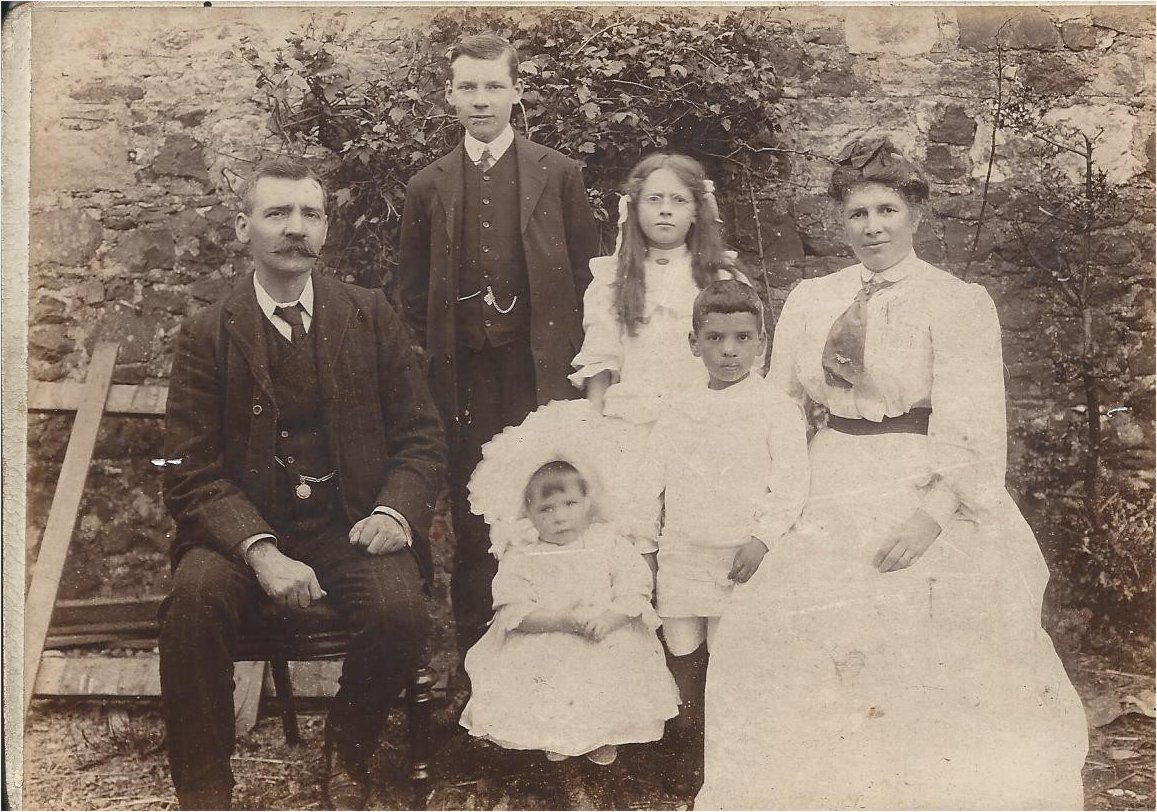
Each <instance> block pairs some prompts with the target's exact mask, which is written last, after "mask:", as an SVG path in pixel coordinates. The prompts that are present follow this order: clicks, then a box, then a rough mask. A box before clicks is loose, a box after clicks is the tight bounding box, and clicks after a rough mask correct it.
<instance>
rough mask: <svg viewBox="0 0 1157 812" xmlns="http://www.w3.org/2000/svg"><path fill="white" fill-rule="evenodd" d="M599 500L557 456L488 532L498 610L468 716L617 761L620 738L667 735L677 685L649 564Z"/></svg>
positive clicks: (559, 754)
mask: <svg viewBox="0 0 1157 812" xmlns="http://www.w3.org/2000/svg"><path fill="white" fill-rule="evenodd" d="M502 438H503V436H502V435H500V436H499V438H498V439H496V441H494V442H497V443H498V444H500V445H501V443H502V442H503V439H502ZM512 467H513V468H514V469H515V470H517V468H518V466H517V464H515V465H514V466H512ZM490 470H493V468H491V469H490ZM480 471H482V472H483V473H484V474H485V469H483V468H482V467H481V466H480ZM477 479H478V475H477V474H476V477H475V480H477ZM483 479H485V476H484V477H483ZM471 487H472V491H474V490H475V489H476V488H478V487H479V483H478V482H477V481H475V482H472V483H471ZM481 488H482V489H483V490H485V488H486V483H485V482H483V483H482V485H481ZM473 496H474V493H472V497H473ZM594 497H595V494H594V493H593V492H592V486H591V476H589V475H586V474H584V473H582V472H580V470H579V467H578V466H577V465H575V464H574V463H572V462H570V461H567V460H565V459H553V460H550V461H548V462H547V463H546V464H543V465H541V466H539V467H538V468H537V469H536V470H534V472H533V473H532V474H531V476H530V478H529V481H528V482H526V485H525V490H524V495H523V500H522V502H523V506H522V517H521V518H519V519H515V520H513V521H508V522H505V523H503V522H498V523H497V524H498V525H499V527H498V528H497V530H498V532H497V533H496V534H495V533H494V531H492V538H495V537H496V536H497V539H498V540H497V541H496V546H495V550H494V551H495V552H496V553H497V554H499V565H498V574H497V576H496V577H495V579H494V609H495V615H494V620H493V622H492V623H491V626H490V629H489V630H488V631H487V632H486V634H485V635H484V636H483V637H482V639H481V640H479V641H478V643H477V644H475V646H474V647H473V648H471V649H470V651H469V653H468V654H467V655H466V671H467V673H468V674H469V675H470V681H471V685H472V686H473V693H472V695H471V698H470V702H469V703H468V704H467V706H466V708H465V710H464V711H463V713H462V718H461V724H462V726H463V727H465V728H466V729H467V730H469V731H470V733H471V734H472V735H474V736H478V737H481V738H485V739H489V740H490V741H493V742H495V743H496V744H499V745H501V746H502V747H506V748H510V749H517V750H543V751H545V752H546V755H547V758H549V759H551V760H556V761H557V760H562V759H564V758H566V757H568V756H579V755H584V754H585V755H586V756H587V758H588V759H590V760H591V761H593V762H595V763H596V764H610V763H611V762H613V761H614V760H615V756H616V748H617V746H618V745H620V744H625V743H629V742H648V741H655V740H657V739H659V738H661V737H662V735H663V725H664V722H665V721H666V720H667V719H669V718H671V717H673V716H675V715H676V713H677V694H676V689H675V684H674V681H673V680H672V678H671V675H670V673H669V672H668V671H667V668H666V665H665V664H664V660H663V651H662V647H661V646H660V644H659V640H658V637H657V636H656V634H655V629H656V628H657V627H658V625H659V618H658V616H657V615H656V613H655V610H654V608H653V607H652V606H651V573H650V571H649V570H648V568H647V565H646V563H645V562H644V560H643V558H642V557H641V556H640V555H639V554H638V552H637V551H636V550H635V548H634V546H633V545H632V544H631V543H630V542H629V541H627V540H626V539H625V538H624V537H623V536H621V535H620V534H618V533H617V532H616V531H615V529H614V527H613V526H612V525H611V524H609V523H606V522H602V521H598V518H599V514H598V511H597V509H596V506H595V504H594ZM485 501H486V499H485V497H482V498H480V499H479V500H477V502H480V503H485ZM475 509H476V510H477V505H475ZM478 512H482V511H478Z"/></svg>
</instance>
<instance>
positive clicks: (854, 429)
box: [828, 406, 932, 435]
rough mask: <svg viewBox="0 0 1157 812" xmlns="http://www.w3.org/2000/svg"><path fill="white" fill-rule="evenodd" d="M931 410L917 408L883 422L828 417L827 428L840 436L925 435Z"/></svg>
mask: <svg viewBox="0 0 1157 812" xmlns="http://www.w3.org/2000/svg"><path fill="white" fill-rule="evenodd" d="M931 416H932V410H931V409H930V408H928V407H925V406H917V407H916V408H914V409H912V410H911V411H908V412H905V413H904V414H901V415H897V416H896V417H885V418H884V419H883V420H880V421H879V422H876V421H875V420H867V419H865V418H862V417H859V418H852V417H839V416H838V415H834V414H829V415H828V428H830V429H835V430H836V431H838V432H840V433H841V434H856V435H863V434H927V433H928V418H930V417H931Z"/></svg>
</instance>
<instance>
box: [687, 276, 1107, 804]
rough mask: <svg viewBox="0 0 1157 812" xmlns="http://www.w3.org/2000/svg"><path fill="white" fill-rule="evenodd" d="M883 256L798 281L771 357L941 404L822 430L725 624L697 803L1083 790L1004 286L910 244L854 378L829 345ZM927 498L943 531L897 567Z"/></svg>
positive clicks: (779, 366)
mask: <svg viewBox="0 0 1157 812" xmlns="http://www.w3.org/2000/svg"><path fill="white" fill-rule="evenodd" d="M869 273H870V272H868V271H867V270H866V269H864V268H863V266H860V265H857V266H853V267H851V268H847V269H845V270H843V271H840V272H838V273H835V274H832V275H830V276H827V277H823V278H819V279H812V280H805V281H804V282H802V283H800V285H799V286H798V287H797V288H796V289H795V290H794V291H793V292H792V293H791V295H790V296H789V297H788V300H787V303H786V304H785V306H784V310H783V314H782V316H781V317H780V321H779V325H778V327H777V329H776V335H775V345H774V351H773V354H772V362H771V370H770V372H769V375H768V379H769V381H770V382H772V383H773V384H777V385H779V386H781V387H783V388H784V389H785V390H786V391H787V392H788V393H789V394H791V395H792V396H793V397H795V398H796V399H797V400H798V401H800V402H802V401H804V400H805V399H806V398H810V399H812V400H814V401H817V402H819V403H822V404H824V405H826V406H827V407H828V409H829V410H830V412H831V413H832V414H834V415H838V416H841V417H847V418H866V419H868V420H873V421H879V420H880V419H881V418H883V417H886V416H887V417H894V416H898V415H901V414H904V413H905V412H908V411H909V410H910V409H912V408H914V407H931V409H932V415H931V420H930V425H929V430H928V435H927V436H924V435H919V434H910V433H893V434H874V435H859V436H853V435H849V434H843V433H840V432H838V431H835V430H833V429H830V428H829V429H823V430H821V431H820V432H819V433H818V434H817V435H816V436H815V437H814V438H813V440H812V442H811V444H810V449H809V450H810V457H811V471H812V475H811V493H810V495H809V499H808V503H807V505H806V507H805V508H804V512H803V515H802V517H801V519H800V521H799V522H798V523H797V525H796V527H795V528H794V530H793V531H791V532H790V533H789V534H788V535H787V536H785V537H784V538H782V539H781V540H780V542H779V543H778V544H776V545H774V546H773V547H772V549H771V551H770V553H769V554H768V556H767V557H766V558H765V560H764V561H763V564H762V566H760V568H759V570H758V571H757V572H756V574H755V576H754V577H753V578H752V579H751V581H750V582H749V583H748V584H747V585H746V586H743V587H740V588H737V589H736V591H735V594H734V595H733V598H732V602H731V604H730V606H729V607H728V611H727V613H726V614H725V615H724V617H723V620H722V621H721V623H720V626H719V629H718V633H717V637H716V639H715V645H714V647H713V649H712V652H711V665H710V671H709V675H708V684H707V705H706V719H707V725H706V755H705V783H704V786H703V788H702V790H701V792H700V794H699V796H698V798H697V799H696V808H697V809H782V808H852V809H854V808H874V809H889V808H901V809H929V808H933V809H934V808H941V809H970V808H980V809H1024V808H1027V809H1077V808H1080V807H1081V806H1082V804H1083V795H1082V784H1081V767H1082V764H1083V762H1084V758H1085V753H1086V750H1087V746H1088V741H1087V729H1086V722H1085V717H1084V713H1083V712H1082V707H1081V703H1080V700H1079V698H1078V697H1077V695H1076V693H1075V691H1074V690H1073V687H1072V685H1071V684H1070V682H1069V680H1068V677H1067V676H1066V674H1065V671H1064V668H1063V667H1062V665H1061V662H1060V660H1059V658H1058V657H1057V655H1056V653H1055V651H1054V649H1053V645H1052V641H1051V640H1050V639H1049V637H1048V635H1047V634H1046V633H1045V632H1044V630H1043V629H1042V628H1041V625H1040V617H1041V600H1042V595H1043V591H1044V588H1045V585H1046V583H1047V581H1048V570H1047V568H1046V566H1045V563H1044V560H1043V558H1042V556H1041V553H1040V550H1039V548H1038V546H1037V544H1036V540H1035V539H1034V537H1033V534H1032V531H1031V530H1030V529H1029V527H1028V525H1027V524H1026V523H1025V521H1024V519H1023V517H1022V516H1021V514H1020V512H1019V510H1018V509H1017V507H1016V505H1015V504H1014V503H1013V501H1012V499H1011V498H1010V497H1009V495H1008V493H1007V491H1006V490H1005V487H1004V473H1005V443H1006V429H1005V413H1004V408H1005V404H1004V380H1003V366H1002V361H1001V344H1000V326H999V323H998V321H997V317H996V311H995V308H994V307H993V303H992V300H991V298H990V297H989V295H988V293H987V292H986V291H985V290H984V289H983V288H982V287H980V286H978V285H972V284H966V283H964V282H961V281H960V280H958V279H956V278H955V277H953V276H951V275H950V274H948V273H945V272H944V271H941V270H939V269H937V268H935V267H933V266H931V265H929V264H927V263H925V262H923V261H921V260H919V259H917V258H916V257H915V256H914V255H910V256H909V257H908V258H907V259H905V260H904V261H902V262H901V263H899V264H898V265H897V266H895V267H893V268H891V269H889V270H887V271H885V272H884V274H885V279H887V280H889V281H894V282H896V284H894V285H892V286H891V287H888V288H886V289H884V290H883V291H881V292H878V293H877V294H875V295H874V296H873V297H872V298H871V299H870V300H869V301H868V302H867V317H866V320H867V333H866V342H865V356H864V367H865V370H866V383H865V385H864V386H862V387H857V388H855V389H851V390H848V389H839V388H835V387H833V386H829V385H828V384H827V383H826V382H825V378H824V372H823V368H822V365H821V359H822V355H823V350H824V345H825V342H826V340H827V336H828V333H829V330H830V329H831V327H832V324H833V323H834V322H835V320H836V319H837V318H838V317H839V316H840V315H841V314H842V313H843V312H844V311H845V310H846V309H847V308H848V306H849V305H850V304H851V303H852V301H853V298H854V297H855V295H856V293H857V291H858V290H859V289H860V286H861V282H862V280H863V279H866V278H867V275H868V274H869ZM917 508H922V509H924V510H925V511H926V512H927V513H928V514H930V515H931V516H933V517H934V518H936V519H937V521H938V522H939V523H940V524H941V527H942V528H943V532H942V533H941V534H940V536H939V537H938V538H937V539H936V541H935V542H933V544H932V546H931V547H930V548H929V549H928V550H927V552H926V553H925V554H924V555H923V556H922V557H921V558H920V559H919V560H918V561H917V562H916V563H915V564H914V565H913V566H911V567H909V568H907V569H903V570H900V571H896V572H890V573H880V572H878V571H877V570H876V569H875V568H874V567H873V566H872V556H873V554H874V553H875V552H876V550H877V549H878V548H879V546H880V545H881V543H882V542H883V541H884V539H885V538H886V537H887V536H888V535H889V534H890V533H891V532H892V531H894V530H895V529H896V528H897V526H898V525H899V524H900V523H901V522H903V521H904V520H905V519H906V518H907V517H909V516H910V515H911V514H912V513H913V511H915V510H916V509H917Z"/></svg>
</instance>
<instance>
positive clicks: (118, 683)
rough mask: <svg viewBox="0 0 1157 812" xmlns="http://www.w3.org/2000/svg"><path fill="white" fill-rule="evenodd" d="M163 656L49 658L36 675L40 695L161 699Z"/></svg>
mask: <svg viewBox="0 0 1157 812" xmlns="http://www.w3.org/2000/svg"><path fill="white" fill-rule="evenodd" d="M160 662H161V660H160V657H158V656H157V655H144V656H139V657H107V656H106V657H59V656H52V655H47V656H45V657H44V658H43V659H42V660H41V662H40V669H39V672H38V673H37V675H36V685H35V693H36V695H37V696H91V697H132V696H160V695H161V669H160Z"/></svg>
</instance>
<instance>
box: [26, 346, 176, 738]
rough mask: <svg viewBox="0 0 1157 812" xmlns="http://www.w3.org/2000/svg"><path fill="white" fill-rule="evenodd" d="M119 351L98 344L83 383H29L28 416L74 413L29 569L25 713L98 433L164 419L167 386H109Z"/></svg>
mask: <svg viewBox="0 0 1157 812" xmlns="http://www.w3.org/2000/svg"><path fill="white" fill-rule="evenodd" d="M119 349H120V345H118V344H116V343H115V342H100V343H98V344H97V345H96V348H95V349H94V350H93V353H92V359H91V360H90V361H89V365H88V374H87V375H86V376H85V380H84V382H83V383H48V382H44V381H31V382H29V388H28V411H29V413H54V412H55V413H75V415H76V419H75V420H74V421H73V424H72V433H71V434H70V435H69V438H68V448H67V450H66V451H65V453H64V463H63V464H62V465H61V467H60V476H59V478H58V479H57V481H56V490H55V491H54V492H53V495H52V506H51V507H50V508H49V510H48V521H47V522H46V523H45V526H44V536H43V537H42V539H41V541H40V551H39V553H38V555H37V557H36V563H35V565H33V567H32V584H31V586H30V587H29V589H28V595H27V596H26V597H25V599H24V712H25V718H27V714H28V706H29V704H30V703H31V701H32V695H33V690H34V689H35V686H36V676H37V674H38V673H39V672H40V661H41V657H42V656H43V654H44V643H45V640H46V638H47V636H48V628H49V624H50V623H51V621H52V612H53V609H54V608H55V607H56V594H57V592H58V591H59V589H60V578H61V575H62V573H63V572H64V564H65V560H66V559H67V558H68V548H69V545H70V544H71V542H72V534H73V531H74V530H75V529H76V520H77V514H78V513H79V512H80V500H81V496H82V495H83V494H84V486H85V483H86V482H87V481H88V472H89V467H90V465H91V463H92V455H93V450H94V449H95V448H96V439H97V432H98V430H99V429H100V423H101V419H102V418H103V417H104V415H106V414H117V415H140V416H147V417H162V416H164V414H165V403H166V401H167V399H168V394H169V389H168V387H167V386H129V385H114V384H113V383H112V376H113V369H114V368H115V367H116V359H117V352H118V351H119Z"/></svg>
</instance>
